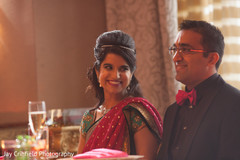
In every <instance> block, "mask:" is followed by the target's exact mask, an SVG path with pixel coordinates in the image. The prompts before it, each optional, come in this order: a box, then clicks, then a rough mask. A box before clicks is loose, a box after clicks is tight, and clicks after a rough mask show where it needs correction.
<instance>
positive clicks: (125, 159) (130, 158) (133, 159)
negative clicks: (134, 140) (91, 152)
mask: <svg viewBox="0 0 240 160" xmlns="http://www.w3.org/2000/svg"><path fill="white" fill-rule="evenodd" d="M143 157H144V156H142V155H129V156H128V157H121V158H117V157H115V158H96V159H73V158H62V159H58V160H98V159H100V160H101V159H102V160H103V159H106V160H138V159H140V158H143Z"/></svg>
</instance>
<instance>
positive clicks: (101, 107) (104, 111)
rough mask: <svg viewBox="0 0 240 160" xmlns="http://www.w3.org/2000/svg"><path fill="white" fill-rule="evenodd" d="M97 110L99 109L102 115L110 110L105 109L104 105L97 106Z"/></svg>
mask: <svg viewBox="0 0 240 160" xmlns="http://www.w3.org/2000/svg"><path fill="white" fill-rule="evenodd" d="M99 109H100V111H101V113H102V114H106V113H107V112H108V111H110V110H111V108H108V109H107V108H106V107H105V106H104V105H101V106H99Z"/></svg>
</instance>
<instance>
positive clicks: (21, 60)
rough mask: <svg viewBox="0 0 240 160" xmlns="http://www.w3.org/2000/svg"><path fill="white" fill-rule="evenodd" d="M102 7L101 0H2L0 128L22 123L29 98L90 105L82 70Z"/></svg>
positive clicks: (100, 28) (101, 25)
mask: <svg viewBox="0 0 240 160" xmlns="http://www.w3.org/2000/svg"><path fill="white" fill-rule="evenodd" d="M104 10H105V9H104V0H88V1H83V0H82V1H80V0H41V1H39V0H32V1H29V0H21V1H16V0H1V1H0V19H1V20H0V64H1V67H0V98H1V101H0V126H6V125H8V124H26V123H27V103H28V101H29V100H45V101H46V105H47V109H51V108H78V107H79V108H81V107H91V106H92V105H94V103H95V101H96V100H95V99H94V98H93V94H92V93H85V90H86V87H87V85H88V80H87V78H86V72H87V68H88V67H90V66H91V65H92V63H93V61H94V59H93V47H94V44H95V40H96V38H97V36H98V35H99V34H100V33H102V32H104V31H105V30H106V26H105V11H104Z"/></svg>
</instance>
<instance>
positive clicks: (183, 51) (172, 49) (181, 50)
mask: <svg viewBox="0 0 240 160" xmlns="http://www.w3.org/2000/svg"><path fill="white" fill-rule="evenodd" d="M168 50H169V54H170V55H171V56H172V57H174V56H175V55H176V53H177V51H178V52H179V53H180V54H181V55H182V56H185V55H188V54H193V53H207V51H204V50H202V49H189V48H177V47H175V46H172V47H169V49H168Z"/></svg>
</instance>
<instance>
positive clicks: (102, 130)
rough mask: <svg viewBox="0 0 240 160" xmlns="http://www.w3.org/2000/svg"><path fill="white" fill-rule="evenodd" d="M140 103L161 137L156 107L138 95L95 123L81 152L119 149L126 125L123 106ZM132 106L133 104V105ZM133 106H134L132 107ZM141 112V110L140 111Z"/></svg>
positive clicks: (160, 122) (160, 125)
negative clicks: (98, 149) (152, 120)
mask: <svg viewBox="0 0 240 160" xmlns="http://www.w3.org/2000/svg"><path fill="white" fill-rule="evenodd" d="M137 103H139V104H141V106H142V107H143V108H142V109H144V110H145V111H146V110H147V112H148V113H149V114H150V115H151V116H152V117H153V119H154V123H155V126H156V127H155V128H157V130H156V132H157V134H158V135H159V137H160V138H161V137H162V132H163V130H162V119H161V117H160V115H159V113H158V111H157V110H156V108H155V107H154V106H153V105H152V104H151V103H149V102H148V101H147V100H146V99H144V98H140V97H129V98H126V99H124V100H122V101H121V102H120V103H119V104H117V105H116V106H114V107H113V108H112V109H111V110H110V111H109V112H108V113H107V114H106V115H105V116H104V117H102V119H101V120H100V121H99V122H98V124H97V125H96V127H95V129H94V131H93V132H92V134H91V135H90V137H89V139H88V141H87V143H86V145H85V147H84V149H83V152H86V151H90V150H92V149H96V148H109V149H117V150H121V149H122V147H123V141H124V133H125V129H126V125H127V121H126V118H125V115H124V113H123V108H124V107H125V106H127V105H129V104H131V105H132V104H137ZM133 106H134V105H133ZM134 108H135V107H134ZM140 112H141V111H140Z"/></svg>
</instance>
